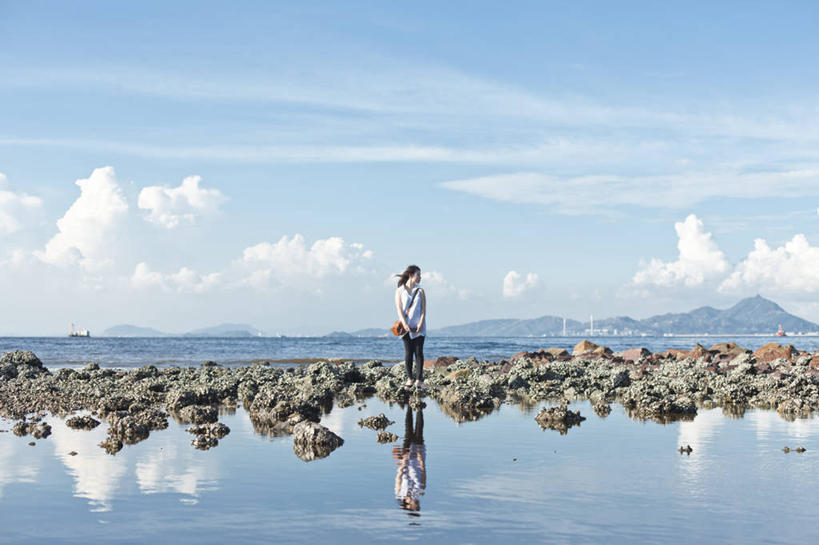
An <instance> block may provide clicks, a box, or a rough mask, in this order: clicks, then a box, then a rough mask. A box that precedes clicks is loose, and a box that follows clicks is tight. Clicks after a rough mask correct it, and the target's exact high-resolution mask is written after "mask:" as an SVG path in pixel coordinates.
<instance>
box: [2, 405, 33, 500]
mask: <svg viewBox="0 0 819 545" xmlns="http://www.w3.org/2000/svg"><path fill="white" fill-rule="evenodd" d="M0 428H2V429H4V430H6V431H5V432H3V433H2V435H0V439H4V440H0V499H2V498H3V488H5V487H6V486H7V485H9V484H12V483H34V482H37V476H38V474H39V473H40V467H39V465H40V464H39V459H38V458H37V457H36V456H33V454H34V453H33V452H32V447H30V446H28V445H27V444H26V442H23V441H15V440H12V439H10V438H9V436H10V435H11V431H10V430H11V424H10V423H8V422H4V421H0Z"/></svg>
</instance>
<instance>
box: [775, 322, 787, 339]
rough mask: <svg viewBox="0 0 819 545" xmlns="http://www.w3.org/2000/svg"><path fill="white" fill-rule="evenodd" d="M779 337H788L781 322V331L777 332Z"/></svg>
mask: <svg viewBox="0 0 819 545" xmlns="http://www.w3.org/2000/svg"><path fill="white" fill-rule="evenodd" d="M776 336H777V337H787V335H786V334H785V330H784V329H782V324H779V331H777V332H776Z"/></svg>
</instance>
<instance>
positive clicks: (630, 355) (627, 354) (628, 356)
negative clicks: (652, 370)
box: [620, 348, 651, 361]
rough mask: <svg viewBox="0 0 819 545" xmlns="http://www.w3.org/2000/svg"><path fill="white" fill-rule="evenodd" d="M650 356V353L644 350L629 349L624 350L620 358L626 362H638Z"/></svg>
mask: <svg viewBox="0 0 819 545" xmlns="http://www.w3.org/2000/svg"><path fill="white" fill-rule="evenodd" d="M650 355H651V351H650V350H648V349H646V348H629V349H628V350H624V351H623V353H622V354H620V357H621V358H623V359H624V360H626V361H639V360H641V359H643V358H645V357H648V356H650Z"/></svg>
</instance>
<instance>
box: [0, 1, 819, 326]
mask: <svg viewBox="0 0 819 545" xmlns="http://www.w3.org/2000/svg"><path fill="white" fill-rule="evenodd" d="M817 22H819V7H818V6H817V5H816V4H815V3H813V2H776V3H772V2H771V3H762V2H720V3H714V2H686V3H679V4H674V5H671V4H670V3H659V2H623V3H619V2H618V3H611V2H583V1H578V2H572V3H565V2H512V3H505V4H503V5H500V4H498V3H492V2H446V3H443V4H442V3H440V2H412V3H409V4H407V5H395V4H394V3H385V2H345V3H330V2H327V3H322V2H315V3H294V2H242V3H234V4H226V3H223V2H207V1H198V2H173V3H170V2H151V1H145V2H133V3H128V4H123V3H116V4H111V3H109V2H92V1H89V2H81V3H79V2H72V3H68V2H57V1H54V2H37V1H33V2H10V1H3V0H0V43H2V47H0V301H2V302H3V308H4V312H2V314H1V315H0V335H60V334H64V333H65V332H66V331H67V329H68V324H69V322H74V323H75V324H77V325H78V326H80V327H85V328H89V329H91V331H92V334H93V333H97V332H102V331H103V330H104V329H106V328H108V327H110V326H113V325H116V324H124V323H127V324H135V325H140V326H146V327H154V328H157V329H160V330H163V331H167V332H185V331H189V330H191V329H195V328H199V327H206V326H210V325H214V324H218V323H222V322H241V323H248V324H251V325H253V326H254V327H257V328H259V329H261V330H263V331H265V332H268V333H270V334H289V335H309V334H324V333H327V332H329V331H332V330H345V331H352V330H356V329H359V328H365V327H386V326H387V325H388V324H389V323H391V322H392V320H394V319H395V318H394V314H395V310H394V308H393V290H394V289H395V280H394V278H392V275H394V274H396V273H400V272H401V271H402V270H403V269H404V268H405V267H406V266H407V265H409V264H417V265H419V266H420V267H421V269H422V275H423V281H422V285H423V286H424V287H425V289H426V292H427V299H428V318H427V320H428V324H429V327H430V328H431V329H433V330H434V329H435V328H436V327H441V326H446V325H452V324H458V323H465V322H469V321H473V320H480V319H491V318H533V317H537V316H542V315H555V316H564V317H567V318H573V319H580V320H587V319H588V318H589V316H590V315H594V316H595V317H596V318H598V317H599V318H602V317H609V316H616V315H628V316H631V317H634V318H644V317H647V316H650V315H654V314H659V313H665V312H683V311H688V310H691V309H693V308H695V307H698V306H701V305H712V306H715V307H717V308H727V307H729V306H731V305H733V304H735V303H736V302H737V301H739V300H740V299H741V298H743V297H747V296H753V295H756V294H761V295H763V296H765V297H769V298H771V299H773V300H774V301H776V302H778V303H780V304H781V305H782V306H783V307H784V308H785V309H786V310H788V311H789V312H792V313H794V314H797V315H799V316H802V317H804V318H807V319H810V320H813V321H819V145H818V144H819V95H817V89H819V64H817V63H816V58H817V56H819V35H817V33H816V32H815V28H816V25H817Z"/></svg>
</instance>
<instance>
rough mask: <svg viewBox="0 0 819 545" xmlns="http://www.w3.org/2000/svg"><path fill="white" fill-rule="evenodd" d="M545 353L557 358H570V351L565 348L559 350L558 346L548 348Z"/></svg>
mask: <svg viewBox="0 0 819 545" xmlns="http://www.w3.org/2000/svg"><path fill="white" fill-rule="evenodd" d="M544 352H546V353H547V354H549V355H551V356H553V357H555V358H565V357H566V356H569V351H568V350H566V349H565V348H558V347H556V346H553V347H552V348H547V349H546V350H544Z"/></svg>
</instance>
